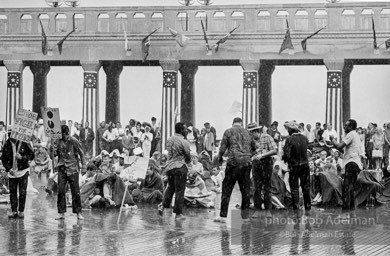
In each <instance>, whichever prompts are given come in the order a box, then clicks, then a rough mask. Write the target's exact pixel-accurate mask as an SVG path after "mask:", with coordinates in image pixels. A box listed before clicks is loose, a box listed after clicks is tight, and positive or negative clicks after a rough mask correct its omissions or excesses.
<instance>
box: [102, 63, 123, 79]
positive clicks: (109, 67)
mask: <svg viewBox="0 0 390 256" xmlns="http://www.w3.org/2000/svg"><path fill="white" fill-rule="evenodd" d="M103 70H104V72H106V74H107V75H109V76H119V75H120V74H121V73H122V70H123V63H122V62H120V61H109V62H105V63H104V64H103Z"/></svg>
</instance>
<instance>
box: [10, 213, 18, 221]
mask: <svg viewBox="0 0 390 256" xmlns="http://www.w3.org/2000/svg"><path fill="white" fill-rule="evenodd" d="M17 217H18V213H17V212H11V213H9V214H8V218H9V219H16V218H17Z"/></svg>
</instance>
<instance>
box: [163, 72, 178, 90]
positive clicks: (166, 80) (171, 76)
mask: <svg viewBox="0 0 390 256" xmlns="http://www.w3.org/2000/svg"><path fill="white" fill-rule="evenodd" d="M176 74H177V73H176V72H164V75H163V87H176Z"/></svg>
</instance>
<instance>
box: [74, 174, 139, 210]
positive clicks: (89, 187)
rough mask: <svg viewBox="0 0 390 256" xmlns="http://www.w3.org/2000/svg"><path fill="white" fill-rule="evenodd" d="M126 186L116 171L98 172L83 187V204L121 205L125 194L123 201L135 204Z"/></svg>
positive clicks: (81, 190)
mask: <svg viewBox="0 0 390 256" xmlns="http://www.w3.org/2000/svg"><path fill="white" fill-rule="evenodd" d="M96 188H98V189H99V190H95V189H96ZM125 188H126V187H125V183H124V182H123V180H122V179H121V178H120V177H119V176H118V175H116V174H115V173H110V174H105V173H98V174H96V175H94V176H93V178H92V179H90V180H89V181H88V182H87V183H85V184H84V185H83V186H82V187H81V189H80V197H81V204H82V206H83V207H88V206H92V207H103V208H111V207H120V206H121V203H122V199H123V197H124V196H125V200H124V202H123V203H124V204H128V205H134V201H133V198H132V196H131V194H130V193H129V191H126V189H125ZM125 192H126V194H125Z"/></svg>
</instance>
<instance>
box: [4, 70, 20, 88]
mask: <svg viewBox="0 0 390 256" xmlns="http://www.w3.org/2000/svg"><path fill="white" fill-rule="evenodd" d="M20 76H21V73H20V72H8V77H7V87H11V88H19V87H20Z"/></svg>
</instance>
